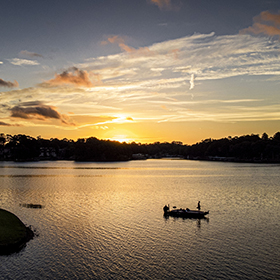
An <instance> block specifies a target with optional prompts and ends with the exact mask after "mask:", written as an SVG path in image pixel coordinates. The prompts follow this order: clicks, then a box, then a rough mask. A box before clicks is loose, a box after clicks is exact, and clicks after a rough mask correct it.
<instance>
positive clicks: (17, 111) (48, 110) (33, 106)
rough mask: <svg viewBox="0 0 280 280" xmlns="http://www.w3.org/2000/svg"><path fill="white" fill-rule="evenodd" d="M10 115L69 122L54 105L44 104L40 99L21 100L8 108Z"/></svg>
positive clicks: (21, 117)
mask: <svg viewBox="0 0 280 280" xmlns="http://www.w3.org/2000/svg"><path fill="white" fill-rule="evenodd" d="M10 111H11V117H13V118H20V119H36V120H43V121H44V120H47V119H58V120H60V121H61V122H62V123H64V124H68V125H69V124H71V125H73V124H72V123H69V122H68V117H67V116H66V115H62V114H60V113H59V112H58V111H57V110H56V108H55V107H54V106H49V105H45V104H43V103H42V102H40V101H35V102H23V103H21V104H20V105H18V106H14V107H12V108H11V109H10Z"/></svg>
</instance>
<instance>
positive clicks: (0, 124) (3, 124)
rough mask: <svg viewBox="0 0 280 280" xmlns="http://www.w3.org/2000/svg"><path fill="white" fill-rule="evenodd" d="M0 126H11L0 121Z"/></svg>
mask: <svg viewBox="0 0 280 280" xmlns="http://www.w3.org/2000/svg"><path fill="white" fill-rule="evenodd" d="M0 126H12V125H11V124H9V123H6V122H2V121H0Z"/></svg>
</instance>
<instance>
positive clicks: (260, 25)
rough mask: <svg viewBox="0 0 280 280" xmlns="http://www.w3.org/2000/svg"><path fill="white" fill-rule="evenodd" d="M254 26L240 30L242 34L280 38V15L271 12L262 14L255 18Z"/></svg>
mask: <svg viewBox="0 0 280 280" xmlns="http://www.w3.org/2000/svg"><path fill="white" fill-rule="evenodd" d="M253 20H254V23H253V25H252V26H250V27H248V28H245V29H242V30H240V34H248V33H249V34H264V35H268V36H276V35H277V36H280V14H279V13H278V14H272V13H270V12H269V11H264V12H261V13H260V15H258V16H256V17H254V19H253Z"/></svg>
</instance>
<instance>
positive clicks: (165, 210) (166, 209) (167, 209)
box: [163, 205, 169, 213]
mask: <svg viewBox="0 0 280 280" xmlns="http://www.w3.org/2000/svg"><path fill="white" fill-rule="evenodd" d="M163 211H164V213H167V211H169V207H168V206H167V205H165V206H164V207H163Z"/></svg>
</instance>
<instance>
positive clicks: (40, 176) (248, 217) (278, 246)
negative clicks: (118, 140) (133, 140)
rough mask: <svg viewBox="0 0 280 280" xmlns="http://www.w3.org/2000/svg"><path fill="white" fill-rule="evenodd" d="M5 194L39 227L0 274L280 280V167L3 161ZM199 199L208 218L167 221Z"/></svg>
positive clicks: (2, 201)
mask: <svg viewBox="0 0 280 280" xmlns="http://www.w3.org/2000/svg"><path fill="white" fill-rule="evenodd" d="M0 195H1V196H0V207H1V208H4V209H6V210H9V211H11V212H13V213H15V214H16V215H17V216H18V217H19V218H20V219H21V220H22V221H23V222H24V223H26V224H27V225H32V226H33V227H34V228H35V229H36V230H37V232H38V233H39V236H38V237H36V238H35V239H33V240H31V241H30V242H29V243H28V244H27V246H26V247H25V248H24V249H23V250H22V251H21V252H19V253H17V254H12V255H10V256H0V279H13V280H15V279H280V222H279V218H280V214H279V213H280V211H279V210H280V166H279V165H262V164H238V163H219V162H199V161H185V160H147V161H131V162H121V163H75V162H64V161H61V162H36V163H13V162H2V163H0ZM198 200H200V201H201V206H202V210H210V214H209V218H208V219H203V220H196V219H181V218H177V219H176V218H171V217H170V218H169V219H165V218H164V217H163V211H162V207H163V206H164V205H165V204H168V203H169V204H170V205H172V206H173V205H176V206H177V207H183V208H186V207H188V208H191V209H192V208H195V207H196V204H197V201H198ZM23 203H34V204H42V205H43V206H44V207H43V208H42V209H30V208H24V207H21V206H20V204H23Z"/></svg>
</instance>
